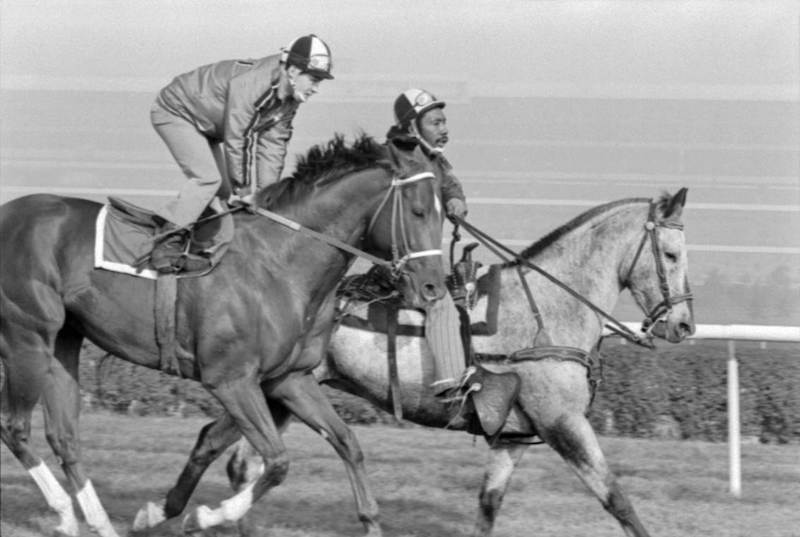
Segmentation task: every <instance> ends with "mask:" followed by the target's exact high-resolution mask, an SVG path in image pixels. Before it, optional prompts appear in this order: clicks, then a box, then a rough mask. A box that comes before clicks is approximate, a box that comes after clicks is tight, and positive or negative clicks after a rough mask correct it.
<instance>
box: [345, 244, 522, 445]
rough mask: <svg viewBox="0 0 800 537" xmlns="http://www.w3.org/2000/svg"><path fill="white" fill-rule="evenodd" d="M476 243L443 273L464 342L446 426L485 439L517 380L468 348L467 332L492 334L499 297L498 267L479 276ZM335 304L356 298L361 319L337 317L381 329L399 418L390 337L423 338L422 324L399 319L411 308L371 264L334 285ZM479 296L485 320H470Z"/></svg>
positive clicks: (513, 395) (498, 425)
mask: <svg viewBox="0 0 800 537" xmlns="http://www.w3.org/2000/svg"><path fill="white" fill-rule="evenodd" d="M476 246H477V243H471V244H468V245H466V246H465V247H464V248H463V252H462V257H461V260H460V261H458V262H457V263H454V264H453V268H452V273H451V274H450V275H449V276H448V277H447V280H446V282H447V287H448V291H449V292H450V294H451V296H452V297H453V301H454V303H455V305H456V309H457V310H458V312H459V317H460V320H461V338H462V343H463V345H464V350H465V353H464V355H465V357H466V363H465V364H464V367H465V368H467V374H465V376H464V378H463V379H462V382H461V386H460V388H459V390H457V391H458V394H457V395H456V396H455V397H454V398H453V405H454V406H456V407H458V408H457V413H456V416H455V418H454V419H453V420H452V421H451V424H450V425H449V426H456V427H458V428H464V429H465V430H467V431H468V432H470V433H472V434H481V435H484V436H486V437H487V438H488V439H490V441H493V440H494V439H496V438H497V437H498V436H499V434H500V430H501V429H502V426H503V424H504V423H505V421H506V419H507V417H508V414H509V412H510V411H511V408H512V406H513V405H514V402H515V401H516V399H517V397H518V394H519V389H520V384H521V381H520V379H519V376H518V375H517V374H516V373H514V372H503V373H495V372H493V371H490V370H489V369H486V368H485V367H483V366H481V365H480V364H479V363H478V362H477V361H476V356H475V353H474V352H473V349H472V335H492V334H494V333H496V331H497V311H498V308H499V301H500V297H499V295H500V266H499V265H495V266H492V267H490V269H489V271H488V272H487V273H486V274H485V275H483V276H481V277H480V278H478V276H477V273H478V268H479V267H480V263H478V262H476V261H474V260H473V259H472V251H473V250H474V249H475V247H476ZM337 297H338V298H339V299H340V303H341V302H344V303H347V302H348V301H357V302H359V303H366V304H367V316H366V318H363V317H360V316H358V315H355V314H353V313H350V312H346V311H344V310H343V309H340V310H339V311H338V322H339V323H340V324H343V325H345V326H348V327H351V328H357V329H361V330H368V331H371V332H379V333H384V334H386V337H387V355H388V356H387V358H388V361H389V381H390V386H391V392H392V400H393V403H394V404H393V406H394V415H395V418H396V419H397V420H398V421H399V420H401V419H402V409H401V408H400V402H399V401H400V399H399V379H398V373H397V362H396V345H395V342H394V340H395V338H396V337H397V336H398V335H400V336H414V337H424V336H425V328H424V326H422V324H403V323H399V322H398V319H399V312H400V310H404V309H405V310H408V309H411V308H410V307H409V305H408V304H407V303H405V302H404V300H403V297H402V296H401V294H400V293H399V292H398V291H397V288H396V285H395V282H394V281H393V280H392V277H391V274H390V273H389V272H388V271H387V270H386V269H384V268H383V267H379V266H375V267H373V268H372V269H370V270H369V271H368V272H366V273H365V274H356V275H353V276H350V277H348V278H346V279H345V280H344V281H343V282H342V284H341V285H340V286H339V288H338V289H337ZM479 298H485V299H487V300H488V301H489V302H488V305H487V309H486V320H484V321H480V322H476V323H471V321H470V314H469V310H470V309H471V308H472V307H473V306H474V305H475V303H476V302H477V300H478V299H479Z"/></svg>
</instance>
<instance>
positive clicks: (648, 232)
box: [623, 201, 693, 334]
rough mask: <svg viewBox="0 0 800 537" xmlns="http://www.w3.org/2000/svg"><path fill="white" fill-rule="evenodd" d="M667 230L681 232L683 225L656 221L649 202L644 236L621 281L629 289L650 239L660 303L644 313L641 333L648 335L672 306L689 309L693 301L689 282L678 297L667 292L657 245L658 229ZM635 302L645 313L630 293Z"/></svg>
mask: <svg viewBox="0 0 800 537" xmlns="http://www.w3.org/2000/svg"><path fill="white" fill-rule="evenodd" d="M662 227H663V228H667V229H677V230H680V231H683V224H681V223H680V222H677V221H675V220H670V219H669V218H668V219H666V220H662V221H658V220H657V219H656V204H655V203H654V202H653V201H651V202H650V210H649V214H648V217H647V222H646V223H645V225H644V234H643V235H642V240H641V241H639V247H638V248H637V249H636V255H634V257H633V262H632V263H631V266H630V268H629V269H628V274H627V275H626V276H625V279H624V280H623V282H624V284H625V285H627V286H628V287H631V283H630V278H631V275H632V274H633V271H634V269H635V268H636V263H637V262H638V261H639V258H640V257H641V254H642V250H643V249H644V245H645V243H646V242H647V239H648V238H649V239H650V248H651V250H652V252H653V259H654V260H655V264H656V274H657V275H658V286H659V289H660V290H661V302H659V303H658V304H656V305H655V306H654V307H653V309H651V310H650V312H649V313H646V317H645V318H644V320H643V321H642V332H645V333H646V334H650V331H651V330H652V329H653V327H654V326H655V325H656V323H658V322H659V321H660V320H662V319H663V318H664V317H666V316H667V315H669V313H670V312H671V311H672V306H674V305H675V304H680V303H681V302H686V301H688V302H689V307H691V301H692V299H693V296H692V292H691V290H690V289H689V282H688V281H684V285H685V286H686V292H685V293H684V294H680V295H674V296H673V295H672V294H671V293H670V290H669V282H668V281H667V271H666V269H665V268H664V256H663V255H662V253H661V246H659V243H658V228H662ZM631 294H632V295H633V297H634V299H635V300H636V303H637V304H638V305H639V307H640V308H641V309H642V311H644V312H647V308H646V306H645V305H644V304H643V303H642V302H641V299H640V298H638V297H637V294H636V293H631Z"/></svg>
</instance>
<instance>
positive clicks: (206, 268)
mask: <svg viewBox="0 0 800 537" xmlns="http://www.w3.org/2000/svg"><path fill="white" fill-rule="evenodd" d="M108 201H109V203H108V204H107V205H105V206H103V208H102V209H101V210H100V213H99V214H98V219H97V226H96V229H97V236H96V245H97V247H96V248H95V268H102V269H105V270H110V271H113V272H121V273H125V274H131V275H133V276H139V277H143V278H150V279H155V278H157V277H158V272H157V271H156V270H155V267H154V266H153V264H152V258H151V254H152V251H153V249H154V248H155V247H156V246H158V245H159V244H160V243H161V242H162V241H164V240H174V238H171V237H173V235H175V234H176V233H178V234H181V236H182V238H184V239H185V241H186V242H185V247H184V252H185V255H186V256H187V257H188V256H193V257H196V258H200V259H203V260H207V262H203V263H201V264H199V266H198V267H197V268H194V269H193V267H191V266H185V267H184V270H182V271H180V270H179V273H178V276H179V277H189V276H200V275H203V274H206V273H208V272H210V271H211V270H212V269H213V268H214V267H215V266H216V265H217V264H218V263H219V261H220V259H221V258H222V256H223V255H224V253H225V251H226V250H227V247H228V244H229V243H230V241H231V239H232V238H233V217H232V216H231V215H230V214H222V215H217V214H216V213H214V212H213V211H212V210H211V209H206V211H205V212H204V213H203V215H201V218H200V220H198V222H197V223H195V224H194V225H192V226H190V227H189V228H188V229H185V230H174V229H173V230H171V229H170V225H169V224H168V222H166V221H165V220H164V219H163V218H161V217H160V216H158V215H157V214H155V213H154V212H153V211H151V210H149V209H145V208H142V207H139V206H137V205H134V204H133V203H130V202H128V201H125V200H123V199H120V198H115V197H109V198H108Z"/></svg>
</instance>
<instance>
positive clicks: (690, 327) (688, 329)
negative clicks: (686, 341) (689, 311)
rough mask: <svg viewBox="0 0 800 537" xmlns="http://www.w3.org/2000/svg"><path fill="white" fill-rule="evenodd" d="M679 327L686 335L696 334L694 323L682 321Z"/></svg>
mask: <svg viewBox="0 0 800 537" xmlns="http://www.w3.org/2000/svg"><path fill="white" fill-rule="evenodd" d="M678 329H679V330H680V331H681V333H683V334H684V336H691V335H692V334H694V323H680V324H679V325H678Z"/></svg>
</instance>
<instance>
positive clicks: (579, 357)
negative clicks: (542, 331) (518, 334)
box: [508, 345, 592, 369]
mask: <svg viewBox="0 0 800 537" xmlns="http://www.w3.org/2000/svg"><path fill="white" fill-rule="evenodd" d="M546 358H551V359H553V360H559V361H562V362H577V363H579V364H581V365H582V366H584V367H586V368H587V369H590V368H591V367H592V358H591V354H590V353H588V352H586V351H585V350H583V349H578V348H576V347H561V346H555V345H548V346H544V347H528V348H527V349H520V350H518V351H515V352H513V353H511V355H509V357H508V361H509V362H526V361H531V362H536V361H539V360H544V359H546Z"/></svg>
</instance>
